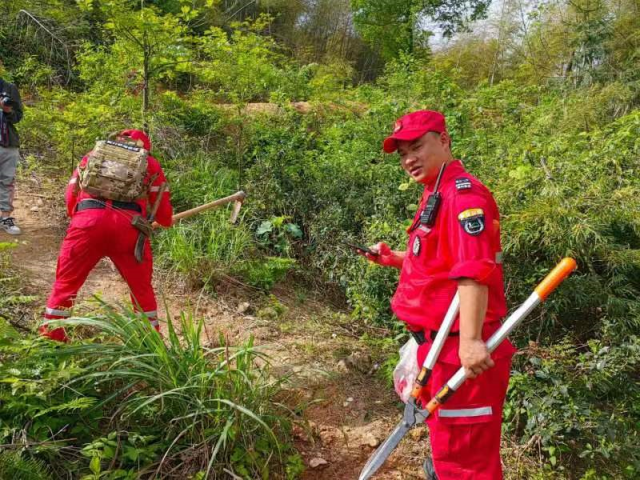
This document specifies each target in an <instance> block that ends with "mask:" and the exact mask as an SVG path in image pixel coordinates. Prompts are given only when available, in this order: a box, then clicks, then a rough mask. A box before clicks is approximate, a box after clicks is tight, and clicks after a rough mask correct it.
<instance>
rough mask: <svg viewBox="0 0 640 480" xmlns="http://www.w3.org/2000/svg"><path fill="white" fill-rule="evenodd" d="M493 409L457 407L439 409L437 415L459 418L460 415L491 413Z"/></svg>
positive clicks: (478, 415)
mask: <svg viewBox="0 0 640 480" xmlns="http://www.w3.org/2000/svg"><path fill="white" fill-rule="evenodd" d="M492 414H493V409H492V408H491V407H479V408H459V409H451V410H446V409H444V408H441V409H440V413H439V416H441V417H444V418H460V417H481V416H483V415H492Z"/></svg>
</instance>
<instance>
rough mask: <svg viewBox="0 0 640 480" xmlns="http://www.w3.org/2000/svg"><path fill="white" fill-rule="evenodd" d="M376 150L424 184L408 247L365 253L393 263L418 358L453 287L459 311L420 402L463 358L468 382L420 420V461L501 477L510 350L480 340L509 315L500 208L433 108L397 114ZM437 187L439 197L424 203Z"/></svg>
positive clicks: (439, 473) (442, 472)
mask: <svg viewBox="0 0 640 480" xmlns="http://www.w3.org/2000/svg"><path fill="white" fill-rule="evenodd" d="M383 148H384V151H385V152H387V153H392V152H395V151H397V152H398V153H399V155H400V161H401V164H402V168H403V169H404V170H405V172H407V174H408V175H409V176H410V177H411V178H413V179H414V180H415V181H416V182H419V183H422V184H423V185H424V187H425V188H424V194H423V196H422V200H421V202H420V206H419V208H418V212H417V213H416V216H415V218H414V220H413V223H412V225H411V227H410V228H409V229H408V233H409V241H408V244H407V250H406V251H393V250H391V249H390V248H389V246H388V245H386V244H385V243H378V244H377V245H375V246H373V247H371V249H372V250H373V251H374V252H376V253H378V255H369V254H367V258H368V259H369V260H371V261H372V262H375V263H378V264H380V265H384V266H391V267H395V268H398V269H400V270H401V272H400V280H399V284H398V288H397V290H396V293H395V295H394V296H393V299H392V302H391V307H392V309H393V311H394V313H395V314H396V315H397V316H398V318H400V319H401V320H403V321H404V322H406V324H407V327H408V328H409V330H410V331H411V332H412V333H413V334H414V337H416V339H417V340H418V341H419V343H421V345H420V348H419V350H418V364H419V365H422V362H423V361H424V359H425V358H426V356H427V352H428V351H429V348H430V346H431V344H432V342H433V339H434V338H435V335H436V333H437V331H438V329H439V328H440V324H441V322H442V320H443V319H444V316H445V313H446V311H447V309H448V307H449V304H450V303H451V301H452V300H453V297H454V296H455V294H456V292H458V293H459V295H460V315H459V317H458V319H456V321H455V323H454V325H453V327H452V329H451V334H450V335H449V338H448V339H447V340H446V343H445V345H444V347H443V349H442V352H441V353H440V357H439V359H438V362H437V364H436V366H435V368H434V370H433V373H432V376H431V379H430V382H429V387H428V388H426V389H425V390H426V391H427V392H428V397H429V398H423V399H422V400H423V402H424V403H425V404H426V402H427V401H428V400H429V399H430V398H431V397H432V396H433V395H435V394H436V392H437V391H438V390H439V389H440V387H442V386H443V385H444V384H445V383H446V381H447V380H449V378H450V377H451V376H452V375H453V374H454V373H455V372H456V371H457V370H458V369H459V368H460V366H461V365H462V366H463V367H464V368H465V369H466V371H467V376H468V378H469V380H467V382H466V383H465V384H464V385H463V386H462V387H461V388H460V390H458V392H457V393H456V395H455V396H454V397H452V398H451V400H450V401H449V402H448V403H447V405H446V406H445V407H443V408H441V409H440V410H439V411H438V413H437V414H436V415H435V416H432V417H429V419H428V420H427V423H428V426H429V430H430V437H431V448H432V453H433V465H431V464H430V462H425V472H426V473H427V478H432V479H438V480H454V479H455V480H496V479H500V478H502V465H501V461H500V431H501V423H502V406H503V403H504V399H505V394H506V390H507V387H508V383H509V373H510V366H511V357H512V355H513V353H514V351H515V349H514V348H513V346H512V345H511V344H510V343H509V341H505V342H503V343H502V344H501V345H500V347H498V349H497V350H496V351H495V352H494V353H493V354H492V355H490V354H489V352H488V350H487V347H486V346H485V341H486V340H487V339H488V338H489V336H490V335H491V334H492V333H493V332H495V331H496V330H497V329H498V328H499V326H500V320H501V319H502V318H503V317H504V316H505V314H506V313H507V309H506V302H505V297H504V286H503V274H502V261H501V256H502V254H501V247H500V217H499V213H498V207H497V205H496V202H495V201H494V199H493V196H492V195H491V192H490V191H489V190H488V189H487V188H486V187H485V186H484V185H483V184H482V183H480V181H479V180H477V179H476V178H475V177H473V176H472V175H470V174H469V173H468V172H467V171H466V170H465V169H464V166H463V165H462V162H461V161H460V160H455V159H454V158H453V155H452V153H451V140H450V137H449V134H448V133H447V129H446V125H445V118H444V116H443V115H442V114H441V113H439V112H435V111H424V110H423V111H417V112H413V113H410V114H408V115H405V116H404V117H402V118H400V119H399V120H398V121H397V122H396V124H395V127H394V131H393V133H392V134H391V135H390V136H389V137H387V138H386V139H385V141H384V144H383ZM438 177H440V179H439V181H438ZM436 190H437V192H436ZM436 194H438V196H439V197H440V200H439V201H435V200H434V199H433V198H431V201H430V200H429V199H430V196H432V195H436ZM435 203H439V205H438V206H435V207H434V204H435ZM434 210H435V211H434ZM434 468H435V471H434Z"/></svg>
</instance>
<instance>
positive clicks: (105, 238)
mask: <svg viewBox="0 0 640 480" xmlns="http://www.w3.org/2000/svg"><path fill="white" fill-rule="evenodd" d="M134 215H137V212H134V211H131V210H122V209H114V208H112V207H111V206H110V205H107V207H106V208H104V209H88V210H82V211H80V212H76V213H75V214H74V216H73V217H72V219H71V225H70V226H69V229H68V230H67V235H66V236H65V238H64V240H63V242H62V246H61V247H60V255H59V256H58V266H57V269H56V281H55V283H54V285H53V290H52V292H51V295H50V296H49V299H48V300H47V308H46V311H45V315H44V317H45V318H46V319H61V318H65V317H68V316H69V314H70V312H69V309H70V308H71V307H72V306H73V303H74V301H75V298H76V296H77V294H78V291H79V290H80V288H81V287H82V285H83V284H84V282H85V281H86V279H87V277H88V276H89V273H90V272H91V270H92V269H93V267H95V266H96V264H97V263H98V262H99V261H100V259H102V258H103V257H109V258H110V259H111V261H112V262H113V264H114V265H115V266H116V268H117V269H118V271H119V272H120V275H122V277H123V278H124V279H125V281H126V282H127V285H128V286H129V290H130V291H131V301H132V303H133V306H134V308H135V310H136V311H140V312H144V314H145V315H146V316H147V317H148V318H149V320H150V321H151V323H152V324H153V325H154V327H156V329H157V325H158V321H157V303H156V297H155V294H154V291H153V287H152V285H151V277H152V274H153V257H152V254H151V246H150V243H149V240H148V239H147V240H146V242H145V246H144V253H143V260H142V262H141V263H138V262H137V260H136V259H135V257H134V248H135V244H136V240H137V238H138V233H139V231H138V230H137V229H136V228H134V227H133V226H132V225H131V218H132V217H133V216H134ZM57 330H58V331H57V332H56V331H53V332H49V334H48V336H50V337H51V338H54V339H56V340H64V331H63V330H62V329H57Z"/></svg>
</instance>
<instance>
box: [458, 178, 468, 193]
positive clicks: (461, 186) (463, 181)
mask: <svg viewBox="0 0 640 480" xmlns="http://www.w3.org/2000/svg"><path fill="white" fill-rule="evenodd" d="M470 188H471V180H469V179H468V178H466V177H460V178H456V190H457V191H460V190H462V191H464V190H469V189H470Z"/></svg>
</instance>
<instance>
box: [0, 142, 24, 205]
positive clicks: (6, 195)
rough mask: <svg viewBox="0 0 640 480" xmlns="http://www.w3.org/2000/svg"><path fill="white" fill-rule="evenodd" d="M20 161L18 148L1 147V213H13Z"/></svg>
mask: <svg viewBox="0 0 640 480" xmlns="http://www.w3.org/2000/svg"><path fill="white" fill-rule="evenodd" d="M19 159H20V151H19V150H18V149H17V148H5V147H0V211H2V212H12V211H13V195H14V191H15V178H16V167H17V166H18V160H19Z"/></svg>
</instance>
